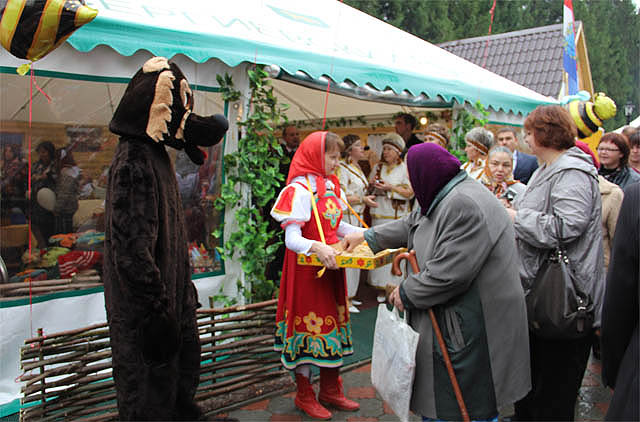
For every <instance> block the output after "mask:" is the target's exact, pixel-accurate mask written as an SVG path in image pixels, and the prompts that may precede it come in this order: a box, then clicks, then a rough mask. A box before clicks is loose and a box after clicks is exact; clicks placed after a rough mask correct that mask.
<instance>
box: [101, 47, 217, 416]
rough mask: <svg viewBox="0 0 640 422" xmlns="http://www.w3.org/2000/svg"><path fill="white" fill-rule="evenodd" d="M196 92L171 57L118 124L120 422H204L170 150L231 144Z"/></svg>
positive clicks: (111, 230) (107, 275)
mask: <svg viewBox="0 0 640 422" xmlns="http://www.w3.org/2000/svg"><path fill="white" fill-rule="evenodd" d="M192 109H193V93H192V91H191V89H190V87H189V84H188V82H187V80H186V78H185V76H184V75H183V73H182V71H181V70H180V69H179V68H178V66H176V65H175V64H174V63H171V62H169V61H168V60H167V59H166V58H164V57H154V58H152V59H150V60H148V61H147V62H146V63H145V64H144V65H143V67H142V68H141V69H140V70H139V71H138V72H137V73H136V74H135V75H134V76H133V78H132V79H131V81H130V82H129V85H128V86H127V88H126V90H125V93H124V95H123V97H122V100H121V101H120V104H119V105H118V108H117V109H116V111H115V113H114V115H113V119H112V120H111V123H110V124H109V129H110V130H111V132H113V133H115V134H117V135H119V136H120V140H119V143H118V147H117V149H116V152H115V155H114V157H113V161H112V162H111V166H110V168H109V182H108V185H107V196H106V204H105V225H106V228H105V254H104V273H103V279H104V296H105V307H106V311H107V321H108V323H109V334H110V337H111V349H112V354H113V357H112V360H113V378H114V381H115V385H116V392H117V400H118V411H119V419H120V420H197V419H200V418H202V411H201V410H200V408H199V407H198V406H197V405H196V404H195V401H194V396H195V392H196V388H197V386H198V382H199V379H200V341H199V336H198V327H197V321H196V313H195V312H196V308H198V307H199V306H200V304H199V303H198V298H197V293H196V289H195V286H194V284H193V283H192V281H191V270H190V265H189V257H188V249H187V236H186V228H185V223H184V215H183V209H182V203H181V200H180V193H179V190H178V184H177V181H176V176H175V169H174V166H173V164H172V162H171V160H170V158H169V154H168V153H167V151H166V149H165V147H166V146H170V147H173V148H176V149H184V150H185V151H186V153H187V155H188V156H189V158H190V159H191V160H192V161H193V162H194V163H196V164H198V165H200V164H202V163H203V162H204V159H205V158H206V154H205V153H204V152H203V151H202V150H200V149H199V148H198V145H200V146H211V145H214V144H216V143H218V142H220V140H221V139H222V137H223V136H224V134H225V132H226V131H227V129H228V127H229V125H228V122H227V120H226V119H225V118H224V116H221V115H215V116H208V117H202V116H198V115H196V114H194V113H192V112H191V110H192Z"/></svg>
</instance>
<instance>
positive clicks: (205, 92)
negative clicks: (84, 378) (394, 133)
mask: <svg viewBox="0 0 640 422" xmlns="http://www.w3.org/2000/svg"><path fill="white" fill-rule="evenodd" d="M87 4H88V5H89V6H91V7H93V8H95V9H97V10H98V11H99V13H98V16H97V17H96V18H95V19H94V20H93V21H92V22H90V23H89V24H87V25H85V26H84V27H82V28H80V29H79V30H78V31H77V32H76V33H75V34H74V35H73V36H72V37H71V38H70V39H69V40H68V41H67V42H66V43H64V44H63V45H61V46H60V47H59V48H57V49H56V50H55V51H53V52H52V53H50V54H49V55H47V56H46V57H44V58H43V59H41V60H39V61H37V62H35V64H34V65H33V68H34V75H35V81H34V82H35V84H36V85H37V86H33V85H31V81H30V78H29V77H28V76H24V77H23V76H19V75H17V74H16V69H17V68H18V67H19V66H20V65H22V64H24V60H20V59H17V58H15V57H14V56H12V55H11V54H9V53H8V52H7V51H5V50H2V51H0V90H1V94H0V139H1V140H2V145H3V149H4V147H5V146H6V145H8V144H11V145H15V149H16V150H17V151H18V152H19V153H21V154H22V156H23V158H24V159H25V162H26V160H31V162H32V163H35V162H36V161H37V156H36V153H35V152H36V148H37V146H38V145H40V144H41V143H43V142H51V143H52V144H53V145H54V147H55V148H58V149H59V148H71V150H72V151H73V153H74V156H75V158H76V162H77V163H78V167H79V168H80V169H81V170H82V172H83V174H84V175H85V176H87V179H89V180H88V181H87V185H90V186H88V187H87V189H89V188H91V192H90V193H89V194H88V195H87V196H86V198H84V199H80V200H79V207H78V209H79V210H80V209H82V210H84V213H83V214H82V215H78V216H76V215H74V219H75V223H74V224H76V225H75V226H74V230H77V231H78V232H81V233H84V234H86V232H90V233H93V232H91V230H93V231H94V232H95V233H98V234H99V232H100V216H101V213H100V203H101V200H102V199H103V197H104V184H101V177H102V176H103V173H104V170H105V168H106V166H108V163H109V162H110V160H111V154H112V153H113V148H114V146H115V143H116V142H117V139H116V138H115V137H113V135H111V134H110V133H109V132H108V130H107V129H106V128H107V125H108V122H109V120H110V118H111V116H112V114H113V110H114V107H115V105H117V104H118V102H119V100H120V96H121V95H122V93H123V90H124V88H125V86H126V83H127V82H128V80H129V78H130V77H131V76H132V75H133V74H134V73H135V72H136V70H137V69H138V68H139V67H140V66H141V65H142V64H143V63H144V62H145V61H146V60H147V59H148V58H149V57H151V56H153V55H162V56H166V57H169V58H171V59H172V60H174V61H176V63H177V64H178V65H179V66H180V67H181V69H182V70H183V71H184V73H185V74H186V76H187V78H188V80H189V81H190V83H191V84H192V87H193V89H194V92H195V112H197V113H198V114H212V113H224V114H225V115H226V116H227V118H228V119H229V121H230V122H231V127H230V129H229V131H228V134H227V137H226V139H225V141H224V143H223V144H221V145H220V146H219V147H213V149H212V150H211V151H209V161H208V163H207V166H206V169H205V170H203V171H199V170H197V169H196V170H194V169H192V168H189V166H187V165H184V166H182V165H180V163H181V161H180V157H179V156H177V157H175V160H176V173H177V174H176V177H178V178H179V181H180V182H181V184H180V186H181V190H182V189H183V188H184V192H183V206H185V208H187V207H190V208H189V209H190V210H191V212H190V213H189V215H188V221H187V224H188V225H191V226H190V227H191V228H192V232H193V236H192V238H191V239H190V241H193V245H192V246H193V248H192V249H191V251H192V252H193V256H192V264H193V265H194V268H200V269H201V271H198V272H197V273H196V274H194V281H195V283H196V286H197V288H198V293H199V298H200V302H201V303H203V304H208V298H209V296H211V295H215V294H219V293H220V292H222V293H223V294H227V295H234V294H235V292H236V282H237V281H238V280H242V277H243V276H242V271H241V268H240V265H239V263H237V262H233V261H226V262H222V261H221V260H220V259H219V257H217V256H216V255H215V247H216V246H219V244H217V243H216V242H217V241H216V240H215V239H212V238H211V237H210V236H209V235H208V233H210V232H211V231H212V230H213V229H214V228H215V227H217V226H218V225H219V224H220V221H221V220H222V219H223V218H224V221H225V222H227V224H226V225H225V235H228V233H229V231H230V230H233V229H234V227H233V221H234V210H233V209H227V210H226V211H225V212H224V214H216V213H215V212H214V211H213V209H212V207H211V203H212V201H214V200H215V197H216V195H217V194H218V193H219V191H218V190H219V188H220V186H221V183H222V180H223V177H224V172H223V168H222V156H223V155H224V154H227V153H229V152H232V151H235V150H236V149H237V142H238V136H239V135H240V134H239V131H238V126H237V125H236V122H238V121H241V120H243V119H244V117H245V116H246V114H247V110H248V109H249V107H250V95H249V87H248V80H247V70H248V69H250V68H251V67H252V66H254V65H255V64H263V65H266V66H267V71H268V72H269V74H270V75H271V76H272V77H273V78H274V79H273V84H274V87H275V93H276V95H277V96H278V98H279V100H280V101H281V102H283V103H287V104H290V105H291V108H290V110H289V116H288V117H289V119H290V120H309V119H318V121H321V120H322V119H323V118H339V117H344V116H362V115H384V114H389V113H394V112H397V111H401V110H405V111H406V110H409V111H413V110H419V109H425V108H448V109H452V110H453V111H454V113H455V111H456V110H459V109H461V108H469V109H472V108H473V104H475V103H476V101H481V102H482V104H483V105H484V106H486V107H487V109H488V110H489V111H490V113H491V115H490V120H491V121H492V122H502V123H519V122H521V121H522V119H523V117H524V116H525V115H526V114H527V113H528V112H529V111H531V110H532V109H533V108H535V107H536V106H537V105H539V104H544V103H553V102H555V100H553V99H551V98H548V97H544V96H542V95H539V94H537V93H535V92H533V91H531V90H528V89H527V88H524V87H522V86H520V85H517V84H515V83H513V82H511V81H509V80H507V79H504V78H502V77H500V76H497V75H495V74H493V73H491V72H488V71H486V70H484V69H482V68H480V67H478V66H476V65H473V64H471V63H469V62H467V61H465V60H463V59H461V58H459V57H457V56H455V55H453V54H450V53H448V52H446V51H444V50H442V49H440V48H438V47H436V46H434V45H431V44H429V43H427V42H425V41H423V40H421V39H419V38H416V37H414V36H412V35H410V34H407V33H405V32H403V31H401V30H399V29H397V28H394V27H392V26H390V25H388V24H386V23H384V22H382V21H379V20H377V19H375V18H372V17H370V16H368V15H366V14H363V13H361V12H359V11H357V10H355V9H353V8H351V7H349V6H347V5H344V4H343V3H342V2H339V1H333V0H322V1H317V2H315V3H314V6H315V7H314V8H313V9H310V8H309V7H308V4H306V3H305V2H298V1H294V0H273V1H268V0H267V1H263V0H261V1H258V0H242V1H235V2H222V3H221V2H211V1H206V0H189V1H187V0H185V1H182V2H178V3H176V2H173V1H169V0H154V1H145V0H128V1H124V0H90V1H87ZM225 73H228V74H229V75H231V77H232V79H233V83H234V86H235V88H236V89H238V90H239V91H240V93H241V95H240V98H239V99H238V100H235V101H233V102H231V103H228V102H225V101H224V100H223V99H222V96H221V94H220V92H219V91H220V89H219V85H218V82H217V80H216V75H224V74H225ZM327 92H328V93H327ZM45 94H46V95H45ZM3 152H4V151H3ZM185 197H188V198H192V199H193V201H192V202H189V201H185ZM5 199H6V198H3V201H5ZM82 201H94V202H91V203H89V202H82ZM25 207H27V206H26V205H25ZM13 208H20V207H19V206H16V207H11V208H8V211H11V210H13ZM3 210H4V209H3ZM23 211H25V210H23ZM26 214H27V213H26V212H25V213H23V217H22V218H21V217H20V215H19V213H17V215H13V214H11V215H7V214H3V222H2V226H3V227H8V226H22V227H23V228H24V224H25V217H24V215H26ZM76 217H77V218H76ZM12 218H13V220H12ZM18 231H19V233H20V236H19V243H18V246H17V247H21V248H22V249H20V252H21V253H18V254H17V257H18V262H14V264H18V266H20V265H21V263H22V264H24V262H25V260H26V262H29V260H30V259H31V256H30V255H28V256H26V257H25V256H24V251H26V250H27V249H28V248H29V247H30V246H29V245H31V248H33V246H34V245H33V243H34V241H33V239H31V234H30V233H29V232H28V231H27V232H25V231H24V229H20V230H18ZM2 242H4V239H2V240H0V246H8V245H7V243H6V242H4V245H2ZM20 242H21V243H20ZM74 246H75V243H74ZM11 247H14V246H13V245H12V246H11ZM76 249H77V248H76ZM70 250H74V248H70ZM91 250H95V249H91ZM14 252H15V251H14ZM3 256H4V255H3ZM46 268H48V267H46ZM46 268H45V269H46ZM91 269H95V266H94V268H91ZM85 299H86V300H85ZM36 301H37V306H36V305H33V306H32V305H31V303H33V302H34V297H33V295H26V297H22V298H19V299H7V300H3V301H0V333H1V334H2V335H1V338H2V340H1V344H0V355H2V356H3V359H2V363H1V364H0V365H1V366H0V406H3V407H2V408H1V410H2V412H1V413H0V415H5V414H8V413H12V412H14V411H15V410H16V406H17V405H18V404H17V398H18V395H19V384H18V383H16V382H15V379H16V378H17V377H18V376H19V375H20V373H19V371H18V364H17V362H18V357H17V354H18V350H19V346H20V345H21V342H22V341H23V339H25V338H28V337H31V336H33V335H34V330H35V328H36V327H37V328H40V327H42V328H44V331H45V334H46V332H51V331H59V330H65V329H74V328H78V327H83V326H86V325H89V324H92V323H95V322H99V321H101V320H102V321H103V320H104V306H103V300H102V296H101V292H100V289H97V290H96V289H84V290H82V289H81V290H74V291H68V292H63V293H51V294H48V295H39V296H38V297H37V298H36ZM62 309H64V311H61V310H62Z"/></svg>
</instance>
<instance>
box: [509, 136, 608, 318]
mask: <svg viewBox="0 0 640 422" xmlns="http://www.w3.org/2000/svg"><path fill="white" fill-rule="evenodd" d="M549 201H550V204H549V203H548V202H549ZM514 207H515V208H516V210H517V214H516V218H515V221H514V227H515V230H516V237H517V244H518V251H519V252H520V277H521V278H522V283H523V286H524V288H525V290H528V289H530V288H531V283H532V282H533V279H534V278H535V276H536V274H537V272H538V269H539V268H540V265H541V263H542V260H543V258H544V257H545V256H546V255H547V252H548V251H549V250H550V249H553V248H556V247H557V246H558V245H559V244H560V242H562V244H563V245H564V246H565V249H566V251H567V255H568V257H569V262H570V265H571V267H572V269H573V270H574V272H575V274H576V278H577V280H578V282H579V283H580V284H581V286H582V289H583V290H584V291H585V292H588V293H590V294H591V298H592V300H593V302H594V305H595V323H594V326H595V327H599V326H600V320H601V310H602V301H603V298H604V282H605V271H604V253H603V249H602V228H601V226H602V209H601V208H602V206H601V201H600V190H599V188H598V172H597V171H596V168H595V167H594V166H593V164H592V163H591V158H590V157H589V156H588V155H587V154H585V153H584V152H582V151H581V150H580V149H578V148H577V147H573V148H571V149H569V150H567V151H566V152H565V153H563V154H562V155H561V156H560V157H559V158H558V159H557V160H556V161H554V162H553V163H552V164H551V165H550V166H547V165H542V166H541V167H539V168H538V170H536V172H535V173H534V174H533V176H531V180H529V184H528V185H527V189H526V190H525V192H524V193H522V194H520V195H518V197H517V198H516V200H515V201H514Z"/></svg>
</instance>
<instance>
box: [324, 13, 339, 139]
mask: <svg viewBox="0 0 640 422" xmlns="http://www.w3.org/2000/svg"><path fill="white" fill-rule="evenodd" d="M340 3H342V0H340ZM336 31H338V25H336ZM334 41H335V34H334ZM334 46H335V42H334ZM334 59H335V55H331V70H330V71H329V75H327V91H326V93H325V96H324V113H323V114H322V130H324V128H325V124H326V123H327V107H328V106H329V92H330V91H331V75H332V74H333V61H334Z"/></svg>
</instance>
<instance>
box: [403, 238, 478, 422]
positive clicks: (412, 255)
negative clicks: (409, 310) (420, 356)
mask: <svg viewBox="0 0 640 422" xmlns="http://www.w3.org/2000/svg"><path fill="white" fill-rule="evenodd" d="M403 259H406V260H407V261H409V264H411V269H412V270H413V273H414V274H418V273H419V272H420V267H418V260H417V259H416V251H415V250H411V251H410V252H403V253H400V254H398V255H396V256H395V258H393V263H392V265H391V273H392V274H393V275H397V276H402V270H401V269H400V261H402V260H403ZM427 311H428V312H429V318H430V319H431V325H432V326H433V331H434V332H435V333H436V338H437V339H438V345H439V346H440V351H442V357H443V358H444V364H445V366H446V367H447V373H448V374H449V379H450V380H451V385H452V386H453V392H454V393H455V395H456V400H457V401H458V407H460V413H461V414H462V420H463V421H464V422H469V413H468V412H467V407H466V406H465V404H464V399H463V398H462V390H460V385H459V384H458V379H457V378H456V374H455V372H454V371H453V365H452V364H451V359H450V358H449V353H448V352H447V346H446V345H445V344H444V338H443V337H442V332H441V331H440V326H439V325H438V321H436V315H435V314H434V313H433V309H431V308H429V309H428V310H427Z"/></svg>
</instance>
